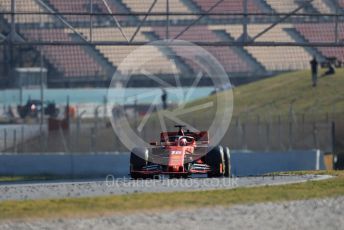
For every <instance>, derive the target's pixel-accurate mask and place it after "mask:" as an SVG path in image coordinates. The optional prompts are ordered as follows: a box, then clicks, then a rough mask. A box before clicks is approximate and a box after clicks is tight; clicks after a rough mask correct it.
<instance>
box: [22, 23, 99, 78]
mask: <svg viewBox="0 0 344 230" xmlns="http://www.w3.org/2000/svg"><path fill="white" fill-rule="evenodd" d="M21 33H22V34H23V36H24V37H25V38H26V39H27V40H29V41H38V40H42V41H46V42H52V41H69V42H71V41H72V38H71V37H70V36H69V34H68V32H67V31H66V30H65V29H40V30H37V29H26V30H25V29H23V30H21ZM38 50H39V51H40V52H42V53H43V55H44V57H45V58H46V59H47V60H48V61H49V63H50V64H52V65H53V66H54V67H55V68H56V69H57V70H58V71H59V72H60V73H62V74H63V75H64V77H99V76H104V75H105V72H104V70H103V68H102V66H101V65H100V64H99V63H98V62H97V61H96V60H95V59H94V58H93V57H92V56H91V55H90V54H89V53H87V52H86V50H85V49H84V48H83V47H82V46H41V47H39V48H38Z"/></svg>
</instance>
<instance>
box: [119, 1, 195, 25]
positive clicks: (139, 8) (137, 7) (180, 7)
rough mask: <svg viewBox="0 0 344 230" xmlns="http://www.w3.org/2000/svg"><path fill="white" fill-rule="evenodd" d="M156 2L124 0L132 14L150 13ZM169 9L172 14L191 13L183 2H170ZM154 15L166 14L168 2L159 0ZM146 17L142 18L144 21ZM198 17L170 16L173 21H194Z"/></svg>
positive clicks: (158, 18) (150, 18)
mask: <svg viewBox="0 0 344 230" xmlns="http://www.w3.org/2000/svg"><path fill="white" fill-rule="evenodd" d="M153 2H154V0H140V1H137V0H123V3H124V4H126V5H127V7H128V8H129V9H130V10H131V12H148V10H149V8H150V7H151V5H152V3H153ZM169 9H170V12H172V13H191V12H192V11H190V10H189V9H188V7H187V6H186V5H184V3H183V2H182V1H181V0H171V1H169ZM152 12H153V13H157V12H159V13H164V12H166V0H158V1H157V3H156V4H155V6H154V8H153V9H152ZM143 17H144V16H140V18H141V19H142V18H143ZM195 17H196V16H193V15H182V16H170V19H171V20H181V19H183V20H184V19H193V18H195ZM165 19H166V16H148V18H147V20H165Z"/></svg>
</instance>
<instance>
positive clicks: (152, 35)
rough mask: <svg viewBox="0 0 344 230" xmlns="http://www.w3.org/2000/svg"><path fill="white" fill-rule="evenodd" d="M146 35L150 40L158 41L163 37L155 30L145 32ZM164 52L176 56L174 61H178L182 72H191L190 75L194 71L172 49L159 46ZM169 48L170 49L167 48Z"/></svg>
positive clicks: (177, 63)
mask: <svg viewBox="0 0 344 230" xmlns="http://www.w3.org/2000/svg"><path fill="white" fill-rule="evenodd" d="M144 35H145V36H146V37H147V38H148V39H149V40H150V41H156V40H160V39H161V38H160V37H159V36H158V35H157V34H156V33H155V32H145V33H144ZM158 48H159V49H160V50H161V52H162V53H170V54H172V56H174V57H175V59H174V61H175V62H176V65H177V66H178V68H180V69H181V72H182V73H189V74H190V75H191V74H192V73H193V69H192V68H191V67H190V66H189V65H188V64H186V62H185V61H184V59H183V58H181V57H179V56H178V55H177V54H176V53H175V52H174V51H173V50H172V49H169V48H166V47H158ZM165 49H168V50H165Z"/></svg>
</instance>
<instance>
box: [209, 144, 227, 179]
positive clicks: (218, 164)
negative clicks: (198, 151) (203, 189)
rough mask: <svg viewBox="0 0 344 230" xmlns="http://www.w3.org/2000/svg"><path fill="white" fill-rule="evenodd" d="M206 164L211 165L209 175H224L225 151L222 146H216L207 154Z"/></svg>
mask: <svg viewBox="0 0 344 230" xmlns="http://www.w3.org/2000/svg"><path fill="white" fill-rule="evenodd" d="M205 161H206V164H207V165H209V166H210V172H208V173H207V174H208V177H222V176H223V175H224V170H223V169H224V167H223V166H224V153H223V147H222V146H216V147H214V148H213V149H211V150H210V151H209V152H208V153H207V155H206V156H205Z"/></svg>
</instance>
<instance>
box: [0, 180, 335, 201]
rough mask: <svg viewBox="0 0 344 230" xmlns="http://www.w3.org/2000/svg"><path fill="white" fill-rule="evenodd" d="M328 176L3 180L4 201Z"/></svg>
mask: <svg viewBox="0 0 344 230" xmlns="http://www.w3.org/2000/svg"><path fill="white" fill-rule="evenodd" d="M329 177H330V176H326V175H325V176H324V175H303V176H287V175H286V176H264V177H238V178H189V179H164V178H162V179H155V180H131V179H128V178H123V179H119V178H114V177H112V176H108V177H107V178H104V179H99V180H96V181H95V180H92V181H87V180H84V181H54V182H52V181H50V182H46V181H37V182H22V183H15V182H11V183H1V184H0V200H27V199H51V198H67V197H93V196H104V195H120V194H130V193H143V192H146V193H149V192H175V191H202V190H213V189H231V188H238V187H249V186H265V185H279V184H287V183H300V182H305V181H308V180H321V179H327V178H329Z"/></svg>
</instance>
